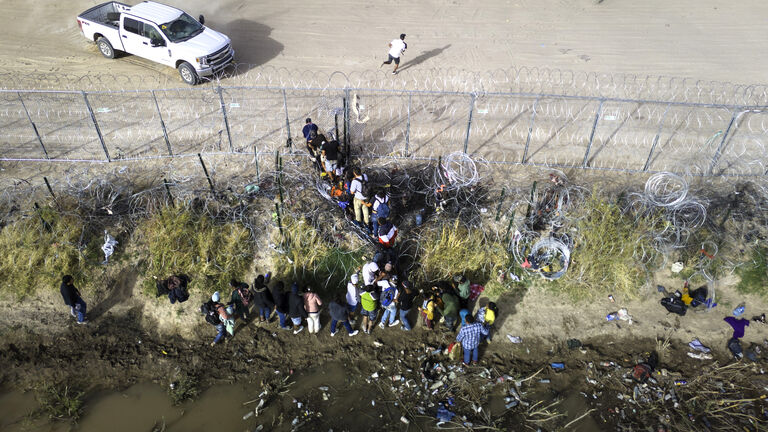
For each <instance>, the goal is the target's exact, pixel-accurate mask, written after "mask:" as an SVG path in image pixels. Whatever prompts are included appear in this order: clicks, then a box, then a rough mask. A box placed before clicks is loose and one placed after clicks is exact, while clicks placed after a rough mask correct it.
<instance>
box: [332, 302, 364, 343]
mask: <svg viewBox="0 0 768 432" xmlns="http://www.w3.org/2000/svg"><path fill="white" fill-rule="evenodd" d="M328 311H329V312H330V314H331V336H336V324H338V323H341V324H342V325H343V326H344V327H345V328H346V329H347V334H348V335H350V336H354V335H356V334H357V333H358V331H357V330H355V331H352V326H351V325H350V324H349V311H348V310H347V305H346V304H345V302H344V298H343V297H342V296H339V298H338V299H336V300H334V301H332V302H331V304H330V305H329V306H328Z"/></svg>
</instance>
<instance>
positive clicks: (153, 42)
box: [150, 39, 165, 47]
mask: <svg viewBox="0 0 768 432" xmlns="http://www.w3.org/2000/svg"><path fill="white" fill-rule="evenodd" d="M150 44H151V45H152V46H153V47H161V46H165V41H164V40H162V39H152V40H151V41H150Z"/></svg>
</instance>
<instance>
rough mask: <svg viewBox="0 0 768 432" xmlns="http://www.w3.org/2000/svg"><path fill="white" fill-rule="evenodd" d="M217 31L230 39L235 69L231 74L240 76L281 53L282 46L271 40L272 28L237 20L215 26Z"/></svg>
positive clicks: (249, 21)
mask: <svg viewBox="0 0 768 432" xmlns="http://www.w3.org/2000/svg"><path fill="white" fill-rule="evenodd" d="M216 28H217V29H220V31H221V32H222V33H224V34H226V35H227V36H229V37H230V38H231V39H232V47H233V48H234V49H235V63H237V67H236V68H233V69H234V70H233V71H232V72H231V73H232V74H233V75H241V74H244V73H246V72H248V71H249V70H250V69H252V68H254V67H258V66H261V65H263V64H264V63H266V62H268V61H270V60H272V59H273V58H275V57H277V55H278V54H280V53H281V52H282V51H283V48H284V46H283V44H281V43H280V42H278V41H276V40H274V39H272V38H271V37H269V35H270V34H271V33H272V27H269V26H266V25H264V24H261V23H258V22H254V21H251V20H246V19H238V20H235V21H231V22H229V23H227V24H223V25H217V27H216Z"/></svg>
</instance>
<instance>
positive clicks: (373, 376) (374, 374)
mask: <svg viewBox="0 0 768 432" xmlns="http://www.w3.org/2000/svg"><path fill="white" fill-rule="evenodd" d="M378 377H379V373H378V372H374V373H372V374H371V378H373V379H376V378H378Z"/></svg>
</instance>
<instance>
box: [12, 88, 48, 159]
mask: <svg viewBox="0 0 768 432" xmlns="http://www.w3.org/2000/svg"><path fill="white" fill-rule="evenodd" d="M16 94H17V95H18V96H19V102H21V106H22V108H24V113H25V114H26V115H27V119H28V120H29V124H31V125H32V129H33V130H34V131H35V136H36V137H37V142H39V143H40V147H42V148H43V153H45V158H46V159H50V157H49V156H48V150H46V149H45V144H43V139H42V138H40V132H38V131H37V125H35V122H33V121H32V116H30V115H29V111H28V110H27V105H26V104H25V103H24V99H22V98H21V92H16Z"/></svg>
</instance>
